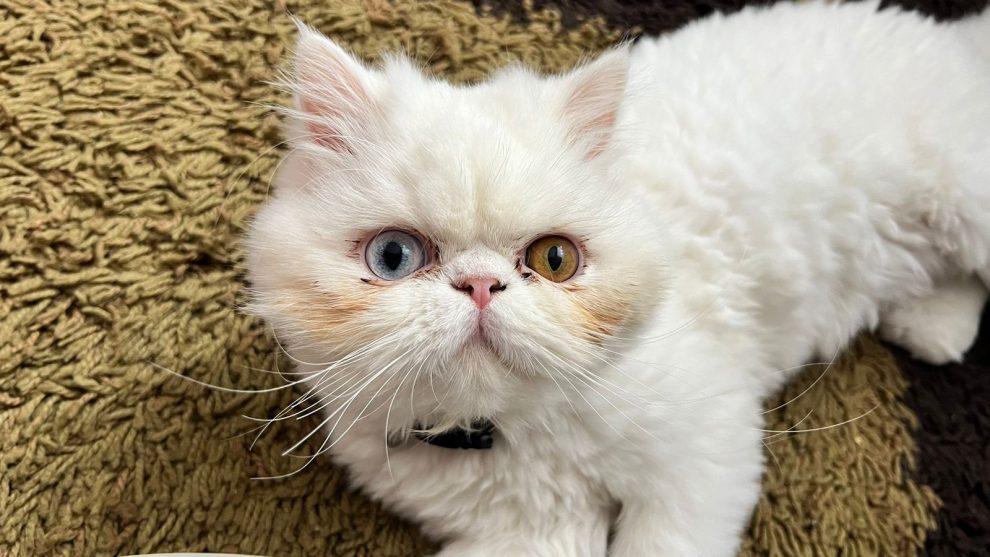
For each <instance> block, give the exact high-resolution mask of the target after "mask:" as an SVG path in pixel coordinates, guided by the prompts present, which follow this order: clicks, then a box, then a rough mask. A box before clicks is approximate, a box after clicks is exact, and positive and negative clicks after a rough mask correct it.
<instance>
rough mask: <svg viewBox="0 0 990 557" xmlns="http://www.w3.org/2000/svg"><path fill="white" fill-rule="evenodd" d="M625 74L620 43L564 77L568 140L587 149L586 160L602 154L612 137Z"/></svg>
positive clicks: (626, 58) (626, 61) (626, 57)
mask: <svg viewBox="0 0 990 557" xmlns="http://www.w3.org/2000/svg"><path fill="white" fill-rule="evenodd" d="M628 74H629V53H628V49H627V48H625V47H624V46H620V47H616V48H613V49H612V50H609V51H606V52H605V53H604V54H602V55H601V56H599V57H598V58H597V59H595V60H594V61H592V62H589V63H587V64H585V65H583V66H580V67H578V68H577V69H575V70H574V71H572V72H571V73H570V74H569V75H567V76H565V78H564V79H565V83H566V84H567V85H566V90H567V98H566V100H565V105H564V118H565V119H566V120H567V121H569V122H570V124H571V140H572V141H573V142H574V143H575V144H578V145H581V146H582V147H583V148H584V149H585V150H586V157H587V158H589V159H592V158H595V157H596V156H598V155H599V154H601V153H602V151H604V150H605V148H606V147H608V143H609V141H610V140H611V139H612V133H613V132H614V131H615V124H616V122H617V121H618V113H619V106H620V105H621V104H622V97H623V93H624V92H625V89H626V82H627V80H628Z"/></svg>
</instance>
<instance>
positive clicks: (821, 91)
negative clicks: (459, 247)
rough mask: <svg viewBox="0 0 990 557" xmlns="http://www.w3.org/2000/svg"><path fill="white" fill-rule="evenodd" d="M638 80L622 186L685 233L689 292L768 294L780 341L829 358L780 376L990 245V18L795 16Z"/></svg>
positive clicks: (718, 41)
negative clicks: (700, 285)
mask: <svg viewBox="0 0 990 557" xmlns="http://www.w3.org/2000/svg"><path fill="white" fill-rule="evenodd" d="M631 64H632V65H631V80H630V84H629V87H628V93H627V104H626V105H625V107H624V110H625V113H623V114H622V116H620V126H619V130H620V131H619V133H620V134H625V135H623V136H621V137H622V139H623V140H624V145H625V148H626V149H627V152H628V154H627V156H626V157H625V158H624V159H623V160H622V164H621V165H617V166H616V172H621V176H622V178H623V180H622V183H623V184H630V185H631V186H630V187H638V188H642V189H643V190H645V191H644V193H645V194H646V195H647V197H649V198H652V199H653V201H654V205H655V206H656V208H657V214H658V216H659V217H660V218H662V220H663V221H664V222H665V223H666V224H668V226H669V228H671V229H672V230H674V231H675V233H673V234H671V235H670V240H669V244H670V246H671V249H672V250H673V251H674V253H675V257H676V261H678V268H679V272H680V273H682V274H685V275H687V276H688V278H687V279H685V280H687V281H689V282H692V281H693V282H692V283H697V282H715V283H717V284H722V285H728V286H723V288H724V289H728V288H733V289H734V290H733V291H734V292H737V293H739V292H741V290H740V289H739V288H738V287H737V285H739V284H750V285H755V286H753V288H752V289H751V290H750V291H748V294H747V295H744V296H736V297H737V298H738V299H740V300H744V301H749V302H751V305H752V306H753V307H759V308H761V309H760V310H759V316H758V319H759V320H760V321H761V322H762V323H764V324H765V325H766V326H765V327H764V328H765V329H766V330H767V333H768V334H767V338H779V335H783V334H788V335H790V338H794V339H804V340H805V341H807V342H808V343H814V344H815V346H811V345H810V344H809V345H807V346H805V345H802V344H801V342H798V341H797V340H795V342H794V343H793V345H792V346H790V347H788V348H780V350H784V351H788V350H790V351H792V352H793V354H791V353H788V354H784V355H780V356H779V357H777V358H775V359H774V361H777V362H792V361H800V360H802V359H806V358H808V357H811V356H810V355H811V354H812V351H814V352H816V353H818V354H824V355H825V356H826V357H827V356H828V355H831V354H833V353H834V351H835V347H836V346H841V344H842V343H843V342H845V340H846V339H847V338H849V337H850V336H851V335H852V334H854V333H855V332H856V331H857V330H860V329H861V328H862V327H871V326H875V325H876V323H877V319H878V312H879V307H880V306H879V305H878V304H879V302H881V301H882V300H883V299H884V296H885V295H887V294H886V293H887V292H891V291H905V290H906V289H907V288H908V287H909V285H911V284H914V283H912V282H911V281H915V283H917V285H923V282H924V280H923V277H924V276H925V274H926V272H925V271H927V272H929V273H934V272H937V270H936V267H937V266H938V265H941V264H942V263H941V262H942V259H941V258H940V257H939V255H938V254H939V253H940V249H941V248H944V247H945V246H949V247H951V246H952V245H953V243H955V244H959V243H960V241H961V240H960V239H973V241H972V242H970V241H969V240H966V241H965V242H964V243H971V244H972V245H978V244H979V245H985V242H984V240H983V239H986V238H990V141H987V132H988V130H990V10H988V12H986V13H984V14H982V15H980V16H978V17H977V18H974V19H972V20H970V21H968V22H963V23H961V24H960V23H955V24H939V23H936V22H934V21H932V20H930V19H925V18H923V17H922V16H920V15H918V14H914V13H906V12H901V11H898V10H894V9H885V10H879V11H878V5H877V3H876V2H863V3H859V2H854V3H848V4H841V5H839V4H822V3H801V4H790V3H788V4H778V5H776V6H774V7H771V8H767V9H749V10H745V11H743V12H740V13H737V14H734V15H730V16H724V17H723V16H718V17H713V18H710V19H708V20H706V21H702V22H699V23H697V24H695V25H692V26H689V27H687V28H685V29H683V30H682V31H680V32H677V33H674V34H672V35H669V36H664V37H661V38H659V39H647V40H644V41H641V42H640V43H638V44H637V45H635V46H634V47H633V49H632V58H631ZM933 230H938V231H939V234H941V236H938V237H937V236H936V235H933V233H932V231H933ZM918 238H923V239H924V240H922V241H919V240H918ZM975 239H979V241H977V240H975ZM940 243H941V244H944V245H942V246H940ZM899 246H901V247H903V246H912V247H911V248H910V249H901V247H899ZM986 251H987V250H982V252H986ZM976 252H980V250H979V249H977V250H974V253H976ZM713 254H716V255H713ZM984 255H985V253H984ZM984 259H986V258H985V257H984V256H983V255H981V256H979V257H975V258H974V259H973V262H971V265H970V264H967V266H975V265H979V264H981V261H983V260H984ZM878 260H883V261H884V262H885V264H884V266H883V267H880V266H878V265H877V261H878ZM977 260H979V261H977ZM743 261H745V262H746V263H745V264H742V263H739V262H743ZM732 262H736V263H732ZM919 269H921V270H922V271H921V272H919ZM740 277H742V279H740ZM699 304H700V302H699ZM843 312H845V313H843ZM808 316H815V317H814V319H811V318H808ZM836 323H841V324H843V325H842V326H841V327H837V326H836V325H835V324H836ZM843 327H845V328H843ZM796 331H804V334H801V333H798V332H796ZM813 348H814V350H812V349H813ZM781 365H789V364H781Z"/></svg>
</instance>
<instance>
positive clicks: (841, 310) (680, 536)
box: [249, 2, 990, 557]
mask: <svg viewBox="0 0 990 557" xmlns="http://www.w3.org/2000/svg"><path fill="white" fill-rule="evenodd" d="M300 31H301V37H300V39H299V43H298V46H297V52H296V58H295V73H294V76H293V77H292V81H291V87H292V89H293V91H294V92H295V94H296V107H295V109H294V110H293V111H291V116H290V129H289V135H290V139H291V141H292V147H293V150H292V151H291V152H290V154H289V155H288V156H287V157H286V159H285V161H284V164H283V167H282V168H281V170H280V172H279V174H278V177H277V188H276V191H275V195H274V198H273V199H272V200H271V201H270V202H269V203H268V204H267V205H266V206H265V207H264V208H263V209H262V210H261V212H260V213H259V214H258V216H257V219H256V221H255V223H254V225H253V230H252V231H251V234H250V238H249V252H250V260H249V269H250V280H251V283H252V285H253V289H254V295H255V299H254V303H253V308H254V310H255V311H256V312H257V313H258V314H260V315H261V316H263V317H264V318H265V319H266V320H267V321H268V322H269V323H270V324H271V325H272V326H273V328H274V330H275V332H276V334H277V336H278V338H279V339H280V340H281V341H282V342H283V343H284V344H285V346H286V347H287V349H288V351H289V353H290V354H291V355H292V357H293V358H294V359H295V360H296V361H297V363H298V368H299V372H300V376H299V377H300V380H299V384H300V386H301V387H302V388H303V389H304V392H305V393H306V394H305V395H304V396H303V397H302V398H301V399H300V402H299V403H298V404H297V405H295V406H293V407H291V408H289V409H286V411H285V412H283V413H282V414H281V415H280V416H279V418H280V419H283V418H287V417H292V416H300V415H305V414H307V413H313V412H320V415H321V416H322V417H323V418H324V420H323V425H322V427H321V428H320V429H317V430H315V431H314V432H313V435H314V436H316V437H317V438H318V439H320V440H321V441H323V443H322V449H321V451H320V452H321V453H323V452H330V453H331V454H332V455H333V458H334V459H335V461H336V462H338V463H340V464H342V465H345V466H346V467H347V468H348V469H349V471H350V474H351V477H352V478H353V481H355V482H357V484H359V485H360V486H361V487H362V488H363V489H364V490H366V491H367V492H368V493H369V494H371V495H372V496H373V497H375V498H377V499H379V500H381V501H383V502H385V503H386V504H387V505H389V506H390V507H391V508H392V509H394V510H395V511H397V512H399V513H401V514H403V515H405V516H407V517H409V518H411V519H413V520H415V521H417V522H418V523H419V524H421V525H422V527H423V528H424V529H425V532H426V533H427V534H428V535H430V536H432V537H434V538H435V539H438V540H441V541H442V542H443V543H444V549H443V551H442V554H443V555H451V556H486V557H487V556H494V555H511V556H522V555H527V556H592V555H594V556H602V555H606V554H607V555H611V556H615V557H633V556H635V557H641V556H646V555H661V556H721V555H732V554H733V553H734V552H735V551H736V548H737V545H738V543H739V537H740V533H741V531H742V529H743V528H744V526H745V524H746V520H747V517H748V516H749V514H750V512H751V508H752V506H753V504H754V502H755V501H756V499H757V496H758V493H759V489H760V477H761V472H762V465H763V455H762V450H761V449H762V446H761V443H760V440H761V431H760V428H761V401H762V400H763V398H764V397H765V396H766V395H767V394H768V393H770V392H771V391H772V390H773V389H775V388H777V387H778V386H779V385H780V384H781V383H782V381H784V380H785V379H786V377H787V376H788V373H785V372H783V371H781V370H787V369H791V368H795V367H796V366H800V365H801V364H803V363H805V362H807V361H809V360H810V359H825V360H828V359H831V358H832V357H833V356H834V355H835V354H836V353H837V351H840V350H841V349H842V348H843V347H844V346H845V345H846V344H847V342H848V341H849V340H850V339H851V338H852V337H853V336H854V335H856V334H857V333H858V332H859V331H862V330H864V329H873V328H877V327H879V328H880V330H881V332H882V334H884V335H885V336H886V337H887V338H889V339H890V340H893V341H895V342H898V343H900V344H902V345H904V346H905V347H907V348H908V349H910V350H911V351H912V352H913V353H914V354H916V355H917V356H919V357H922V358H925V359H927V360H929V361H932V362H946V361H949V360H958V359H959V358H960V357H961V356H962V354H963V352H964V351H965V350H966V349H967V348H968V346H969V345H970V343H971V342H972V341H973V338H974V335H975V333H976V328H977V321H978V316H979V312H980V310H981V308H982V305H983V302H984V300H985V298H986V295H987V289H986V287H985V285H986V284H988V283H990V15H988V14H984V15H982V16H978V17H977V18H974V19H971V20H969V21H965V22H962V23H956V24H951V25H942V24H936V23H934V22H933V21H931V20H926V19H923V18H922V17H920V16H918V15H916V14H912V13H902V12H899V11H897V10H894V9H887V10H883V11H878V9H877V4H876V3H875V2H868V3H856V4H846V5H829V4H803V5H791V4H781V5H777V6H775V7H773V8H769V9H748V10H744V11H743V12H741V13H738V14H736V15H732V16H729V17H720V16H719V17H712V18H710V19H707V20H705V21H701V22H699V23H696V24H693V25H691V26H689V27H687V28H685V29H683V30H682V31H680V32H677V33H675V34H673V35H670V36H666V37H662V38H659V39H656V40H653V39H650V40H643V41H641V42H639V43H637V44H635V45H634V46H632V47H631V48H626V47H621V48H617V49H615V50H612V51H610V52H608V53H605V54H604V55H602V56H601V57H599V58H598V59H597V60H595V61H593V62H591V63H589V64H586V65H584V66H581V67H579V68H577V69H576V70H574V71H573V72H571V73H568V74H567V75H563V76H556V77H550V78H545V77H540V76H538V75H536V74H535V73H533V72H530V71H528V70H526V69H522V68H518V67H517V68H511V69H507V70H505V71H502V72H500V73H499V74H498V75H495V76H493V77H492V78H491V79H490V80H489V81H487V82H485V83H481V84H478V85H474V86H470V87H460V86H454V85H450V84H447V83H445V82H443V81H439V80H436V79H432V78H428V77H424V76H423V75H422V74H421V72H420V71H418V70H417V69H416V68H415V67H414V66H413V65H412V64H411V63H410V62H408V61H406V60H405V59H402V58H393V59H391V60H389V61H388V62H387V63H386V64H385V65H384V67H383V68H382V69H378V70H373V69H369V68H367V67H365V66H364V65H362V64H361V63H360V62H358V61H357V60H355V59H354V58H353V57H351V56H350V55H348V54H347V53H345V52H344V51H343V50H342V49H341V48H339V47H338V46H336V45H335V44H334V43H333V42H331V41H330V40H328V39H326V38H325V37H323V36H321V35H319V34H318V33H316V32H315V31H312V30H310V29H307V28H305V27H302V28H301V29H300ZM489 424H491V425H492V426H493V427H494V432H493V433H491V437H489V436H488V433H490V432H489V431H485V432H483V433H484V434H479V433H478V432H477V431H474V430H476V429H478V428H481V429H488V428H489ZM425 430H428V432H429V433H432V434H440V435H439V436H437V437H433V438H429V439H430V440H431V441H433V442H431V443H428V442H424V441H423V439H424V438H425V437H426V436H425V434H424V433H423V432H424V431H425ZM450 431H453V432H455V433H453V434H451V433H449V432H450ZM444 432H447V434H446V435H443V433H444ZM458 438H459V439H460V440H461V442H474V443H477V444H480V445H481V446H485V445H487V444H488V443H489V442H490V444H491V448H489V449H484V448H475V449H469V450H452V449H449V448H444V447H441V446H438V444H443V443H447V442H449V441H450V440H451V439H454V440H455V441H456V439H458ZM465 439H469V441H465ZM438 440H442V441H440V442H438ZM479 440H480V441H479ZM455 444H456V443H455ZM610 530H612V535H611V537H610V536H609V533H610Z"/></svg>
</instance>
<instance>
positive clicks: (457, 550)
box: [434, 511, 609, 557]
mask: <svg viewBox="0 0 990 557" xmlns="http://www.w3.org/2000/svg"><path fill="white" fill-rule="evenodd" d="M561 514H564V513H561ZM608 523H609V520H608V517H607V516H606V514H604V513H602V514H596V515H594V516H591V515H583V514H581V513H580V512H577V511H575V512H574V513H573V515H572V516H570V517H569V521H568V522H567V523H566V524H559V525H558V526H557V527H554V528H553V529H551V530H545V529H541V530H542V531H537V530H536V529H533V528H531V527H527V526H529V525H525V524H521V525H520V527H519V528H518V529H516V530H510V531H500V532H491V531H489V530H488V529H486V528H484V527H483V526H481V525H479V528H478V531H477V532H474V533H469V534H466V535H464V536H462V537H459V538H457V539H454V540H450V541H448V542H447V543H446V544H444V548H443V550H442V551H440V553H437V554H436V555H435V556H434V557H605V555H606V544H607V539H608V525H609V524H608Z"/></svg>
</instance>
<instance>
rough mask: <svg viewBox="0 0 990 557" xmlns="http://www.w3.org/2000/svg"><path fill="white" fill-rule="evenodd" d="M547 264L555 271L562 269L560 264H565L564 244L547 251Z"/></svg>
mask: <svg viewBox="0 0 990 557" xmlns="http://www.w3.org/2000/svg"><path fill="white" fill-rule="evenodd" d="M547 264H548V265H550V270H551V271H553V272H557V271H559V270H560V266H561V265H563V264H564V247H563V246H553V247H551V248H550V249H549V250H548V251H547Z"/></svg>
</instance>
